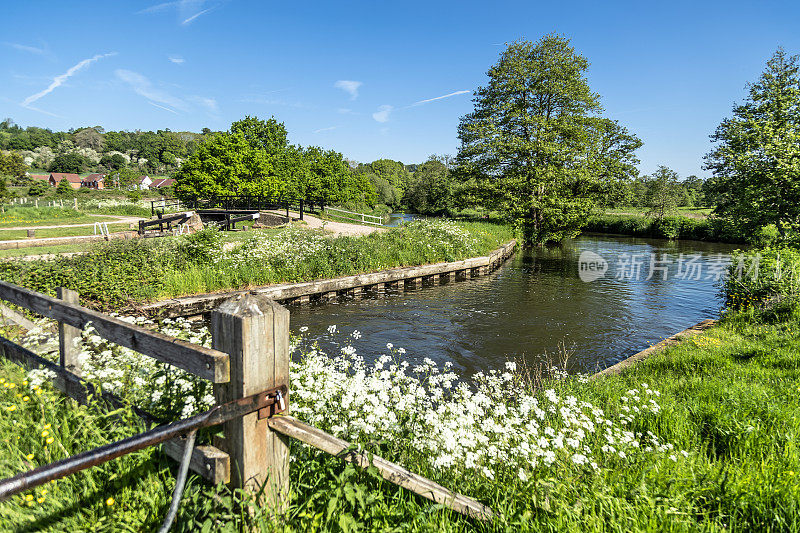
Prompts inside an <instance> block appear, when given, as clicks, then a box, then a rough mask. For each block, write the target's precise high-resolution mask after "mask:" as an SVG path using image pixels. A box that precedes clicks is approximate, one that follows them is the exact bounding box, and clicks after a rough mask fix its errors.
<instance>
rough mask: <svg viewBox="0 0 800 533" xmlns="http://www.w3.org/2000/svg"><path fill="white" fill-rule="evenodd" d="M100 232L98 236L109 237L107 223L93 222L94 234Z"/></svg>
mask: <svg viewBox="0 0 800 533" xmlns="http://www.w3.org/2000/svg"><path fill="white" fill-rule="evenodd" d="M98 229H99V230H100V235H109V231H108V223H107V222H95V223H94V234H95V235H97V230H98Z"/></svg>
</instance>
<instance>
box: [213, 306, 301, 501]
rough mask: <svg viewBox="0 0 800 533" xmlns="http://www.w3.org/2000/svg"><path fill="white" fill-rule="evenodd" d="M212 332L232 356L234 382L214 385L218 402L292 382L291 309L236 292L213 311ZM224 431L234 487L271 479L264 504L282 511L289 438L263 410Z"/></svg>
mask: <svg viewBox="0 0 800 533" xmlns="http://www.w3.org/2000/svg"><path fill="white" fill-rule="evenodd" d="M211 331H212V336H213V347H214V348H215V349H217V350H220V351H222V352H225V353H227V354H228V355H229V356H230V368H231V372H230V376H231V379H230V382H228V383H224V384H218V385H215V386H214V387H215V395H216V399H217V401H218V402H220V403H223V402H228V401H232V400H236V399H239V398H242V397H245V396H249V395H252V394H256V393H259V392H261V391H263V390H266V389H269V388H272V387H276V386H278V385H282V384H287V385H288V383H289V310H288V309H286V308H284V307H282V306H280V305H278V304H277V303H276V302H274V301H272V300H270V299H269V298H267V297H266V296H263V295H256V294H251V293H247V294H244V295H238V296H234V297H233V298H230V299H228V300H226V301H225V302H223V303H222V305H220V306H219V308H217V309H216V310H215V311H214V312H213V313H212V315H211ZM287 413H288V410H287ZM223 431H224V433H225V439H224V440H225V442H224V445H223V446H224V451H226V452H227V453H228V454H229V455H230V457H231V482H232V484H233V486H234V487H237V488H245V489H248V490H250V491H252V492H256V491H258V489H259V487H260V486H261V485H263V484H264V483H265V482H266V483H267V486H266V488H265V491H264V494H265V495H266V498H267V501H266V502H264V503H267V504H268V505H271V506H272V507H273V508H274V509H275V510H276V511H279V510H281V508H282V507H283V506H284V505H285V504H286V502H287V497H288V494H289V441H288V437H285V436H283V435H281V434H280V433H278V432H276V431H273V430H271V429H270V428H269V426H268V425H267V419H266V418H264V419H261V420H259V418H258V413H250V414H248V415H245V416H243V417H241V418H237V419H235V420H232V421H230V422H226V423H225V424H224V425H223Z"/></svg>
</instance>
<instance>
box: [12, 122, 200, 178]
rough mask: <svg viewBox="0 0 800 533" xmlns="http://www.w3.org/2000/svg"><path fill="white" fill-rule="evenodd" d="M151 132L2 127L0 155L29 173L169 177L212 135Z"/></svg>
mask: <svg viewBox="0 0 800 533" xmlns="http://www.w3.org/2000/svg"><path fill="white" fill-rule="evenodd" d="M210 134H211V131H210V130H208V129H207V128H206V129H204V132H203V133H192V132H173V131H170V130H168V129H164V130H158V131H155V132H152V131H108V132H107V131H105V129H104V128H103V127H102V126H91V127H86V128H79V129H76V130H69V131H66V132H63V131H55V132H54V131H51V130H49V129H45V128H38V127H35V126H29V127H27V128H22V127H20V126H18V125H17V124H16V123H14V121H13V120H12V119H10V118H6V119H5V120H3V121H2V122H0V150H2V151H6V152H11V153H15V154H17V155H19V156H20V157H21V158H22V160H23V162H24V164H25V165H26V166H27V167H28V168H35V169H41V170H45V171H49V172H75V173H81V172H90V171H94V172H108V171H114V170H120V169H122V168H126V167H130V168H133V169H135V170H139V171H142V172H145V173H161V174H163V173H171V172H173V171H175V170H177V169H178V168H179V167H180V164H181V162H182V161H183V160H184V159H186V158H187V157H189V156H190V155H191V154H192V153H194V151H195V150H196V149H197V146H198V145H199V144H200V143H201V142H202V140H203V139H204V138H205V137H206V136H207V135H210Z"/></svg>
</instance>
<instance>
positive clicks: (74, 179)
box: [48, 172, 83, 189]
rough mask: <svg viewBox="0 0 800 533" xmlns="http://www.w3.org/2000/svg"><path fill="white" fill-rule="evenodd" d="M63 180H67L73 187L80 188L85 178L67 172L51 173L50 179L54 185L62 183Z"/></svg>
mask: <svg viewBox="0 0 800 533" xmlns="http://www.w3.org/2000/svg"><path fill="white" fill-rule="evenodd" d="M61 180H67V182H69V185H70V187H72V188H73V189H80V188H81V182H82V181H83V179H82V178H81V177H80V176H78V175H77V174H67V173H65V172H51V173H50V179H49V180H48V181H49V182H50V185H52V186H53V187H58V184H59V183H61Z"/></svg>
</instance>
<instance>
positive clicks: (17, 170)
mask: <svg viewBox="0 0 800 533" xmlns="http://www.w3.org/2000/svg"><path fill="white" fill-rule="evenodd" d="M27 171H28V165H26V164H25V161H24V159H23V158H22V156H21V155H20V154H18V153H15V152H8V153H3V152H0V175H5V176H12V177H15V178H19V177H22V176H24V175H25V173H26V172H27Z"/></svg>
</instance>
